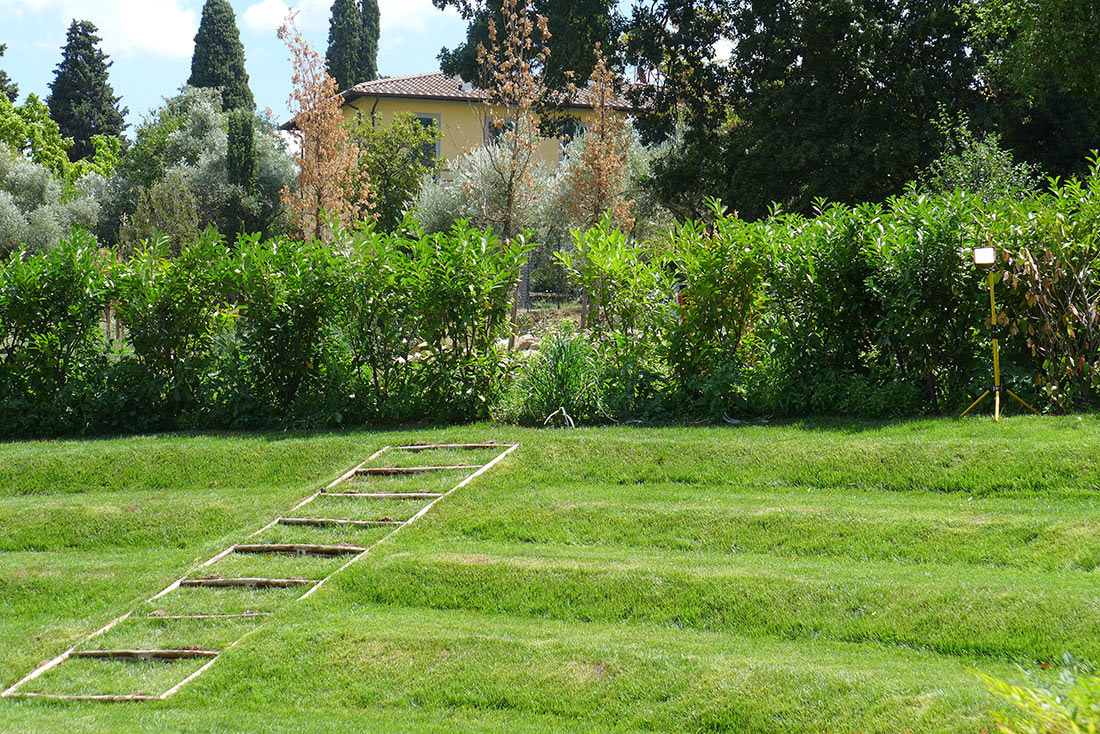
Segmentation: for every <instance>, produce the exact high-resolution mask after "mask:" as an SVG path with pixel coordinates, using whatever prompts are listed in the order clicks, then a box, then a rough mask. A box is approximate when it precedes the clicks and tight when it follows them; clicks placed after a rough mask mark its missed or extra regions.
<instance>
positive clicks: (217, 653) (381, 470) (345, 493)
mask: <svg viewBox="0 0 1100 734" xmlns="http://www.w3.org/2000/svg"><path fill="white" fill-rule="evenodd" d="M518 446H519V444H516V443H451V444H413V445H409V446H397V447H390V446H385V447H383V448H382V449H379V450H378V451H376V452H375V453H374V454H372V455H371V456H370V457H368V458H367V459H366V460H365V461H363V462H361V463H359V464H357V465H356V466H354V467H352V468H351V469H349V470H348V471H347V472H346V473H344V474H343V475H342V476H340V477H339V478H338V479H336V480H334V481H333V482H331V483H330V484H329V485H328V486H326V487H325V488H324V489H321V490H318V491H317V492H314V493H313V494H311V495H310V496H308V497H306V498H305V499H303V500H302V501H301V502H299V503H298V504H296V505H294V507H292V508H291V509H290V512H289V513H288V514H287V515H286V516H281V517H277V518H275V519H274V520H272V521H271V522H269V523H268V524H267V525H264V526H263V527H262V528H260V529H259V530H256V531H255V532H253V533H250V534H249V535H248V536H247V539H248V540H251V539H253V538H256V537H257V536H260V535H261V534H262V533H264V532H265V531H267V530H270V529H271V528H273V527H276V526H278V525H285V526H295V527H316V528H337V529H342V528H343V529H362V528H369V527H379V528H389V532H387V533H386V534H385V535H384V536H382V537H381V538H379V539H377V540H375V541H373V542H371V543H369V544H366V545H355V544H350V543H339V544H317V543H263V542H244V543H238V544H235V545H231V546H229V547H228V548H226V549H225V550H223V551H221V552H220V553H218V554H217V555H215V556H213V557H211V558H209V559H207V560H205V561H203V562H202V563H200V564H198V565H197V566H195V567H193V568H192V569H191V570H190V571H188V573H186V574H185V575H184V576H182V577H180V578H179V579H177V580H175V581H173V582H172V583H171V584H169V585H168V586H167V587H165V588H164V589H162V590H161V591H159V592H158V593H156V594H154V595H153V596H151V597H149V598H148V599H146V600H145V601H144V602H143V603H144V604H148V603H151V602H154V601H157V600H158V599H161V598H162V597H164V596H166V595H168V594H171V593H173V592H177V591H179V590H181V589H190V588H249V589H286V588H296V587H303V588H305V591H304V593H302V594H301V596H299V597H297V598H296V599H295V601H301V600H303V599H306V598H308V597H310V596H311V595H313V594H314V593H316V591H317V590H318V589H320V588H321V587H322V586H323V585H324V584H325V582H327V581H328V580H329V579H331V578H332V577H333V576H335V575H336V574H338V573H340V572H342V571H343V570H344V569H346V568H348V567H349V566H351V565H352V564H353V563H355V562H356V561H358V560H359V559H361V558H363V557H364V556H365V555H367V554H368V553H370V552H371V551H372V550H373V549H374V548H376V547H378V546H379V545H380V544H382V543H384V542H386V541H387V540H389V539H390V538H392V537H393V536H394V535H396V534H397V533H398V532H400V531H401V530H403V529H404V528H406V527H408V526H409V525H412V524H413V523H414V522H416V521H417V520H419V519H420V518H421V517H423V516H424V515H425V514H427V513H428V511H429V510H431V509H432V507H433V506H435V504H436V503H437V502H439V501H440V500H441V499H443V498H444V497H446V496H448V495H450V494H451V493H452V492H454V491H456V490H458V489H461V488H462V487H465V486H466V485H467V484H469V483H470V482H472V481H473V480H474V479H476V478H477V477H479V476H481V475H482V474H484V473H485V472H487V471H489V470H490V469H491V468H493V467H494V466H496V465H497V464H498V463H499V462H500V461H501V460H503V459H504V457H505V456H507V455H508V454H510V453H512V451H514V450H515V449H516V448H517V447H518ZM477 449H481V450H495V449H499V450H500V453H498V454H496V455H495V456H494V457H493V458H492V459H491V460H489V461H488V462H487V463H485V464H481V465H477V464H466V463H462V464H442V465H433V464H423V465H419V466H368V465H369V464H371V462H373V461H375V460H376V459H378V458H379V457H381V456H383V455H385V454H387V453H388V452H391V451H394V452H408V453H422V452H430V451H434V450H445V451H465V450H477ZM440 471H469V472H470V473H469V474H468V475H467V476H466V477H465V478H463V479H462V480H461V481H459V482H458V483H457V484H455V485H454V486H453V487H450V488H449V489H447V490H446V491H442V492H418V491H409V492H385V491H358V490H341V489H339V487H340V486H341V485H346V484H347V483H348V482H351V481H352V480H354V479H355V478H357V477H391V478H392V477H398V476H407V475H412V476H415V475H420V474H427V473H431V472H440ZM324 496H340V497H354V498H363V499H364V500H370V499H400V500H425V501H426V504H424V506H423V507H421V508H420V509H419V510H417V511H416V512H415V513H414V514H413V515H412V516H411V517H409V518H408V519H406V520H392V519H388V518H386V519H378V520H354V519H348V518H340V517H314V516H309V515H304V514H301V513H300V512H299V511H302V510H303V508H306V507H307V506H308V505H309V504H310V503H312V502H313V501H314V500H316V499H317V498H319V497H324ZM231 554H242V555H258V554H276V555H281V556H286V555H295V556H320V557H332V558H335V557H343V556H350V558H349V559H348V560H347V562H345V563H344V564H343V565H341V566H339V567H338V568H336V569H335V570H333V571H331V572H329V573H328V574H326V575H324V576H322V577H320V578H315V579H313V578H311V579H305V578H267V577H261V576H241V577H232V578H223V577H221V576H207V577H198V578H196V577H194V576H193V574H195V573H196V572H198V571H200V570H201V569H205V568H208V567H210V566H213V565H214V564H216V563H217V562H218V561H220V560H222V559H223V558H226V557H227V556H229V555H231ZM139 606H140V605H139ZM135 610H136V607H135V608H134V609H131V610H130V611H128V612H126V613H125V614H123V615H122V616H120V617H116V618H115V619H113V620H111V621H110V622H108V623H107V624H105V625H103V626H102V627H100V628H99V629H98V630H96V631H95V632H93V633H91V634H90V635H88V636H87V637H85V638H84V639H83V640H81V641H80V642H78V643H77V644H76V645H74V646H72V647H70V648H69V649H68V650H66V651H65V652H63V653H61V654H60V655H58V656H57V657H55V658H52V659H50V660H47V661H46V662H44V663H42V664H41V665H39V666H38V667H37V668H35V669H34V670H32V671H31V672H30V673H28V674H27V675H25V676H24V677H23V678H21V679H19V680H18V681H16V682H15V683H14V684H13V685H11V686H10V687H8V688H7V689H6V690H5V691H3V693H0V697H5V698H8V697H20V698H46V699H61V700H71V701H163V700H164V699H166V698H169V697H171V696H172V695H174V694H175V693H177V692H178V691H179V690H180V689H181V688H183V687H184V686H185V685H187V684H188V683H190V682H191V681H193V680H194V679H195V678H197V677H199V676H200V675H202V674H203V673H204V672H206V671H207V670H209V669H210V666H212V665H213V664H214V663H215V662H217V660H218V658H220V657H221V656H222V655H223V654H225V653H226V652H227V651H229V650H231V649H233V648H234V647H236V646H237V645H239V644H240V643H241V642H243V641H244V640H245V639H246V638H247V637H248V636H249V635H251V634H252V633H253V632H255V631H256V630H257V629H259V628H260V625H259V624H257V625H256V626H254V627H252V628H251V629H249V630H247V631H246V632H244V633H243V634H241V635H240V636H239V637H237V638H236V639H235V640H233V641H232V642H230V643H229V644H227V645H225V646H223V647H221V649H217V650H212V649H205V648H202V647H198V646H194V647H192V646H185V647H178V648H167V649H162V648H152V647H150V648H127V649H87V648H85V647H84V646H85V645H87V644H88V642H89V641H91V640H93V639H94V638H96V637H99V636H100V635H102V634H104V633H106V632H108V631H110V630H111V629H113V628H115V627H116V626H118V625H119V624H121V623H123V622H125V621H126V620H127V619H131V618H135V617H134V612H135ZM273 614H274V613H273V612H257V611H245V612H242V613H237V614H218V613H196V614H177V615H169V614H157V613H155V612H151V613H148V614H146V615H143V616H142V617H137V618H143V619H156V620H179V621H181V622H184V621H186V620H221V619H256V620H264V619H266V618H268V617H270V616H272V615H273ZM137 618H135V619H137ZM72 658H78V659H93V660H103V661H124V662H128V663H142V662H149V661H158V662H177V661H183V660H205V661H206V662H204V663H203V664H202V665H201V666H200V667H199V668H198V669H196V670H194V671H193V672H191V673H190V674H189V675H187V676H186V677H185V678H183V679H182V680H180V681H179V682H178V683H176V684H175V685H173V686H172V687H171V688H169V689H168V690H166V691H164V692H163V693H161V694H145V693H80V694H62V693H49V692H45V691H25V690H21V689H22V688H24V687H25V686H26V684H28V683H30V682H31V681H33V680H35V679H37V678H39V677H40V676H42V675H43V674H44V673H46V672H48V671H49V670H51V669H53V668H56V667H57V666H58V665H61V664H62V663H64V662H65V661H66V660H69V659H72Z"/></svg>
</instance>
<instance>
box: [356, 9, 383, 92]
mask: <svg viewBox="0 0 1100 734" xmlns="http://www.w3.org/2000/svg"><path fill="white" fill-rule="evenodd" d="M381 22H382V21H381V15H380V14H379V12H378V0H363V27H362V36H360V39H359V77H360V79H359V81H361V82H372V81H374V80H375V79H377V78H378V37H379V35H380V34H381V32H382V26H381Z"/></svg>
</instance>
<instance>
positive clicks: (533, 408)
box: [495, 322, 604, 425]
mask: <svg viewBox="0 0 1100 734" xmlns="http://www.w3.org/2000/svg"><path fill="white" fill-rule="evenodd" d="M602 378H603V361H602V360H601V358H600V355H599V352H598V351H597V350H596V347H595V345H594V344H593V343H592V340H591V339H590V338H589V336H588V335H587V334H585V333H584V332H580V331H577V330H576V329H575V328H574V327H573V324H572V323H571V322H563V323H562V324H561V325H559V326H558V327H557V328H555V329H553V330H551V331H549V332H548V333H547V334H546V335H545V336H544V338H543V340H542V346H541V349H540V350H539V352H538V353H537V354H535V355H534V356H533V357H531V358H530V359H529V361H527V362H526V363H525V364H523V365H522V366H521V367H520V369H519V374H518V376H517V377H516V379H515V381H514V382H513V384H512V386H511V388H510V390H509V391H508V393H507V394H506V395H505V396H504V399H503V400H502V401H501V404H500V406H499V407H498V409H497V410H496V411H495V417H496V418H498V419H500V420H505V421H512V422H516V423H521V424H524V425H546V424H548V423H549V422H551V421H553V420H554V419H558V420H559V421H560V422H562V423H573V424H575V423H576V422H578V421H584V422H590V421H595V420H599V419H600V418H601V416H602V415H603V414H604V406H603V400H604V397H603V395H604V389H603V384H602Z"/></svg>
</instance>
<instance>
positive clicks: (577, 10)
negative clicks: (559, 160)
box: [432, 0, 621, 132]
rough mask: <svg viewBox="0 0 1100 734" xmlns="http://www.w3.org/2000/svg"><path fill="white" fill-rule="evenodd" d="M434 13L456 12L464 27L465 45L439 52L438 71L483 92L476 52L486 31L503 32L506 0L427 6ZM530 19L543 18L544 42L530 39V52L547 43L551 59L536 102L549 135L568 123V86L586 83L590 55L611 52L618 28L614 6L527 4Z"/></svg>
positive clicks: (544, 0) (442, 1)
mask: <svg viewBox="0 0 1100 734" xmlns="http://www.w3.org/2000/svg"><path fill="white" fill-rule="evenodd" d="M432 2H433V3H434V4H435V6H436V7H437V8H440V9H445V8H448V7H452V8H455V9H456V10H458V12H459V14H460V15H461V17H462V19H463V20H465V21H466V22H467V24H468V26H467V31H466V41H465V42H464V43H462V44H460V45H458V46H456V47H455V48H453V49H448V48H444V49H443V50H442V51H441V52H440V54H439V61H440V68H441V69H442V70H443V72H444V73H446V74H450V75H452V76H459V77H462V78H463V79H465V80H466V81H469V82H472V83H474V84H476V85H478V86H481V87H485V86H486V85H488V84H490V83H491V79H490V75H489V74H487V73H486V70H485V69H484V68H482V67H481V65H480V63H479V58H478V47H479V46H484V45H488V44H489V43H490V41H491V39H490V36H489V29H490V25H492V27H493V28H495V29H500V28H502V27H503V26H504V22H505V21H504V7H505V6H506V5H507V4H508V3H507V2H506V0H432ZM529 5H530V7H529V10H530V12H531V13H532V15H536V16H542V17H544V18H546V26H547V35H546V39H539V38H537V37H536V38H533V39H532V41H533V43H534V46H533V47H532V51H533V52H534V53H536V54H537V53H539V52H540V51H541V50H542V45H541V44H543V43H544V42H545V41H546V40H549V39H550V38H551V37H553V38H554V39H555V41H554V54H553V56H548V57H547V61H546V66H545V68H544V69H542V70H541V73H542V74H543V82H544V83H545V84H546V90H547V94H546V95H545V96H544V98H543V99H541V100H539V112H540V113H542V117H543V125H544V128H545V130H546V131H547V132H552V131H554V129H555V128H558V127H560V126H561V125H563V124H565V123H566V122H567V121H568V117H569V116H568V115H567V113H566V112H565V106H564V103H565V102H566V101H567V100H568V98H569V96H570V95H569V93H570V90H572V89H573V87H574V85H578V86H583V85H584V84H586V83H587V82H588V79H589V77H590V75H591V73H592V69H593V68H594V67H595V65H596V55H595V51H594V49H595V48H596V47H597V46H601V47H602V48H604V49H609V48H616V47H617V46H618V44H616V43H614V42H613V41H614V39H615V36H616V34H617V31H618V29H619V27H620V26H621V19H620V17H619V16H618V14H617V13H616V7H617V6H618V3H617V2H615V1H614V0H532V1H531V2H530V3H529Z"/></svg>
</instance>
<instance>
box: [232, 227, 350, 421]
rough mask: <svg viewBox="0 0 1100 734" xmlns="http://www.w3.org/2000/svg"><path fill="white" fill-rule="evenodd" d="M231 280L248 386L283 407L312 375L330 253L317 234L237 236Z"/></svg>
mask: <svg viewBox="0 0 1100 734" xmlns="http://www.w3.org/2000/svg"><path fill="white" fill-rule="evenodd" d="M237 248H238V252H237V254H236V258H235V262H234V268H233V270H234V272H235V273H236V275H237V279H236V282H235V283H234V285H235V287H236V290H237V293H238V294H239V301H238V303H239V306H240V308H241V317H240V319H239V321H238V331H239V335H240V339H241V345H242V351H243V354H244V358H245V359H246V360H247V361H248V363H249V366H250V368H251V377H252V379H253V381H254V382H253V383H252V386H253V387H254V388H255V390H256V396H257V397H258V398H259V400H260V401H261V404H266V405H267V406H269V408H268V409H269V410H271V411H272V413H273V414H274V413H278V412H280V411H283V412H285V411H287V410H289V409H290V408H291V407H292V406H293V404H294V402H295V398H297V396H298V392H299V389H300V388H301V387H302V386H303V384H304V383H306V382H307V381H309V380H311V379H314V378H316V377H318V376H319V374H320V371H321V368H322V365H323V358H324V357H325V356H327V355H326V354H325V349H326V346H327V342H328V335H329V331H330V329H331V327H332V324H331V318H330V316H331V314H332V310H333V309H332V299H333V297H334V294H335V291H334V288H333V255H332V251H331V250H330V249H329V247H328V246H327V245H325V244H324V243H322V242H320V241H318V240H309V241H306V242H293V241H290V240H286V239H276V240H261V239H260V238H259V236H257V235H253V236H250V237H245V238H241V239H240V240H239V241H238V243H237Z"/></svg>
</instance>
